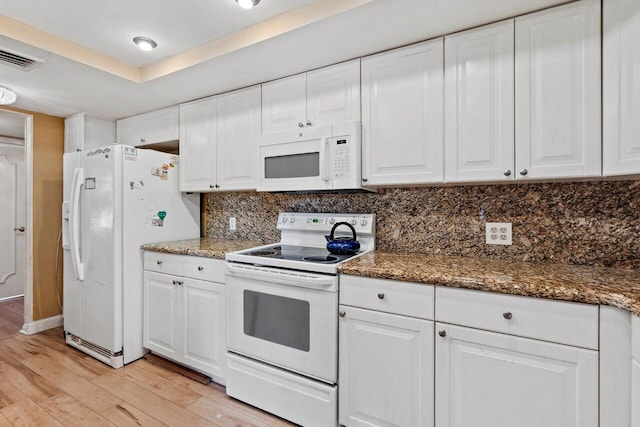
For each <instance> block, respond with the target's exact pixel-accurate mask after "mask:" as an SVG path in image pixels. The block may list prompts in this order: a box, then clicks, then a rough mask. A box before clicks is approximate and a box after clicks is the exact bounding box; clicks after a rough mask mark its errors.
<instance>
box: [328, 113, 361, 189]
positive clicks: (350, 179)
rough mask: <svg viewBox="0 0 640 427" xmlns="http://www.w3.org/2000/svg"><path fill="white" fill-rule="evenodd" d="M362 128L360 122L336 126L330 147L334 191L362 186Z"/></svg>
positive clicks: (330, 139) (331, 176)
mask: <svg viewBox="0 0 640 427" xmlns="http://www.w3.org/2000/svg"><path fill="white" fill-rule="evenodd" d="M361 135H362V131H361V126H360V122H348V123H346V124H345V125H343V126H340V125H334V127H333V136H332V137H331V138H328V142H329V146H330V156H331V159H330V162H331V163H330V165H331V174H330V175H329V176H330V178H331V180H332V181H333V182H332V188H333V189H334V190H341V189H354V188H360V186H361V182H360V179H361V173H362V171H361V159H360V156H361V154H360V147H361Z"/></svg>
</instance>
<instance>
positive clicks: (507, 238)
mask: <svg viewBox="0 0 640 427" xmlns="http://www.w3.org/2000/svg"><path fill="white" fill-rule="evenodd" d="M486 243H487V245H512V244H513V239H512V236H511V223H510V222H487V224H486Z"/></svg>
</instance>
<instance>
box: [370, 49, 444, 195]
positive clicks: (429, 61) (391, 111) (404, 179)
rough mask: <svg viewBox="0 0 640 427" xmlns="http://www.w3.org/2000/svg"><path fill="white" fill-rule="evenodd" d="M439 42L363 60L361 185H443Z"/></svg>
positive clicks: (441, 62) (441, 92) (440, 52)
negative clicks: (436, 183)
mask: <svg viewBox="0 0 640 427" xmlns="http://www.w3.org/2000/svg"><path fill="white" fill-rule="evenodd" d="M442 64H443V46H442V38H439V39H435V40H432V41H428V42H424V43H420V44H417V45H412V46H409V47H405V48H401V49H396V50H392V51H390V52H384V53H381V54H378V55H374V56H370V57H367V58H363V59H362V162H363V173H362V177H363V181H364V182H365V183H366V185H396V184H419V183H428V182H442V181H443V180H444V159H443V153H444V147H443V145H444V143H443V114H442V110H443V101H442V96H443V65H442Z"/></svg>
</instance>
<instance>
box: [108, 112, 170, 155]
mask: <svg viewBox="0 0 640 427" xmlns="http://www.w3.org/2000/svg"><path fill="white" fill-rule="evenodd" d="M178 128H179V121H178V106H177V105H175V106H172V107H168V108H164V109H162V110H157V111H151V112H149V113H145V114H140V115H138V116H133V117H128V118H126V119H122V120H118V122H117V125H116V132H117V140H118V144H125V145H131V146H133V147H137V146H139V145H147V144H155V143H158V142H167V141H176V140H177V139H178V138H179V136H180V135H179V131H178Z"/></svg>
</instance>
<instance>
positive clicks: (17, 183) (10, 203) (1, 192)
mask: <svg viewBox="0 0 640 427" xmlns="http://www.w3.org/2000/svg"><path fill="white" fill-rule="evenodd" d="M26 197H27V196H26V187H25V170H24V146H23V145H12V144H0V200H2V215H3V217H4V218H3V221H1V222H0V242H2V245H1V247H0V299H2V298H10V297H14V296H18V295H23V294H24V270H25V240H26V230H25V226H26V203H27V202H26V200H27V199H26Z"/></svg>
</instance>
